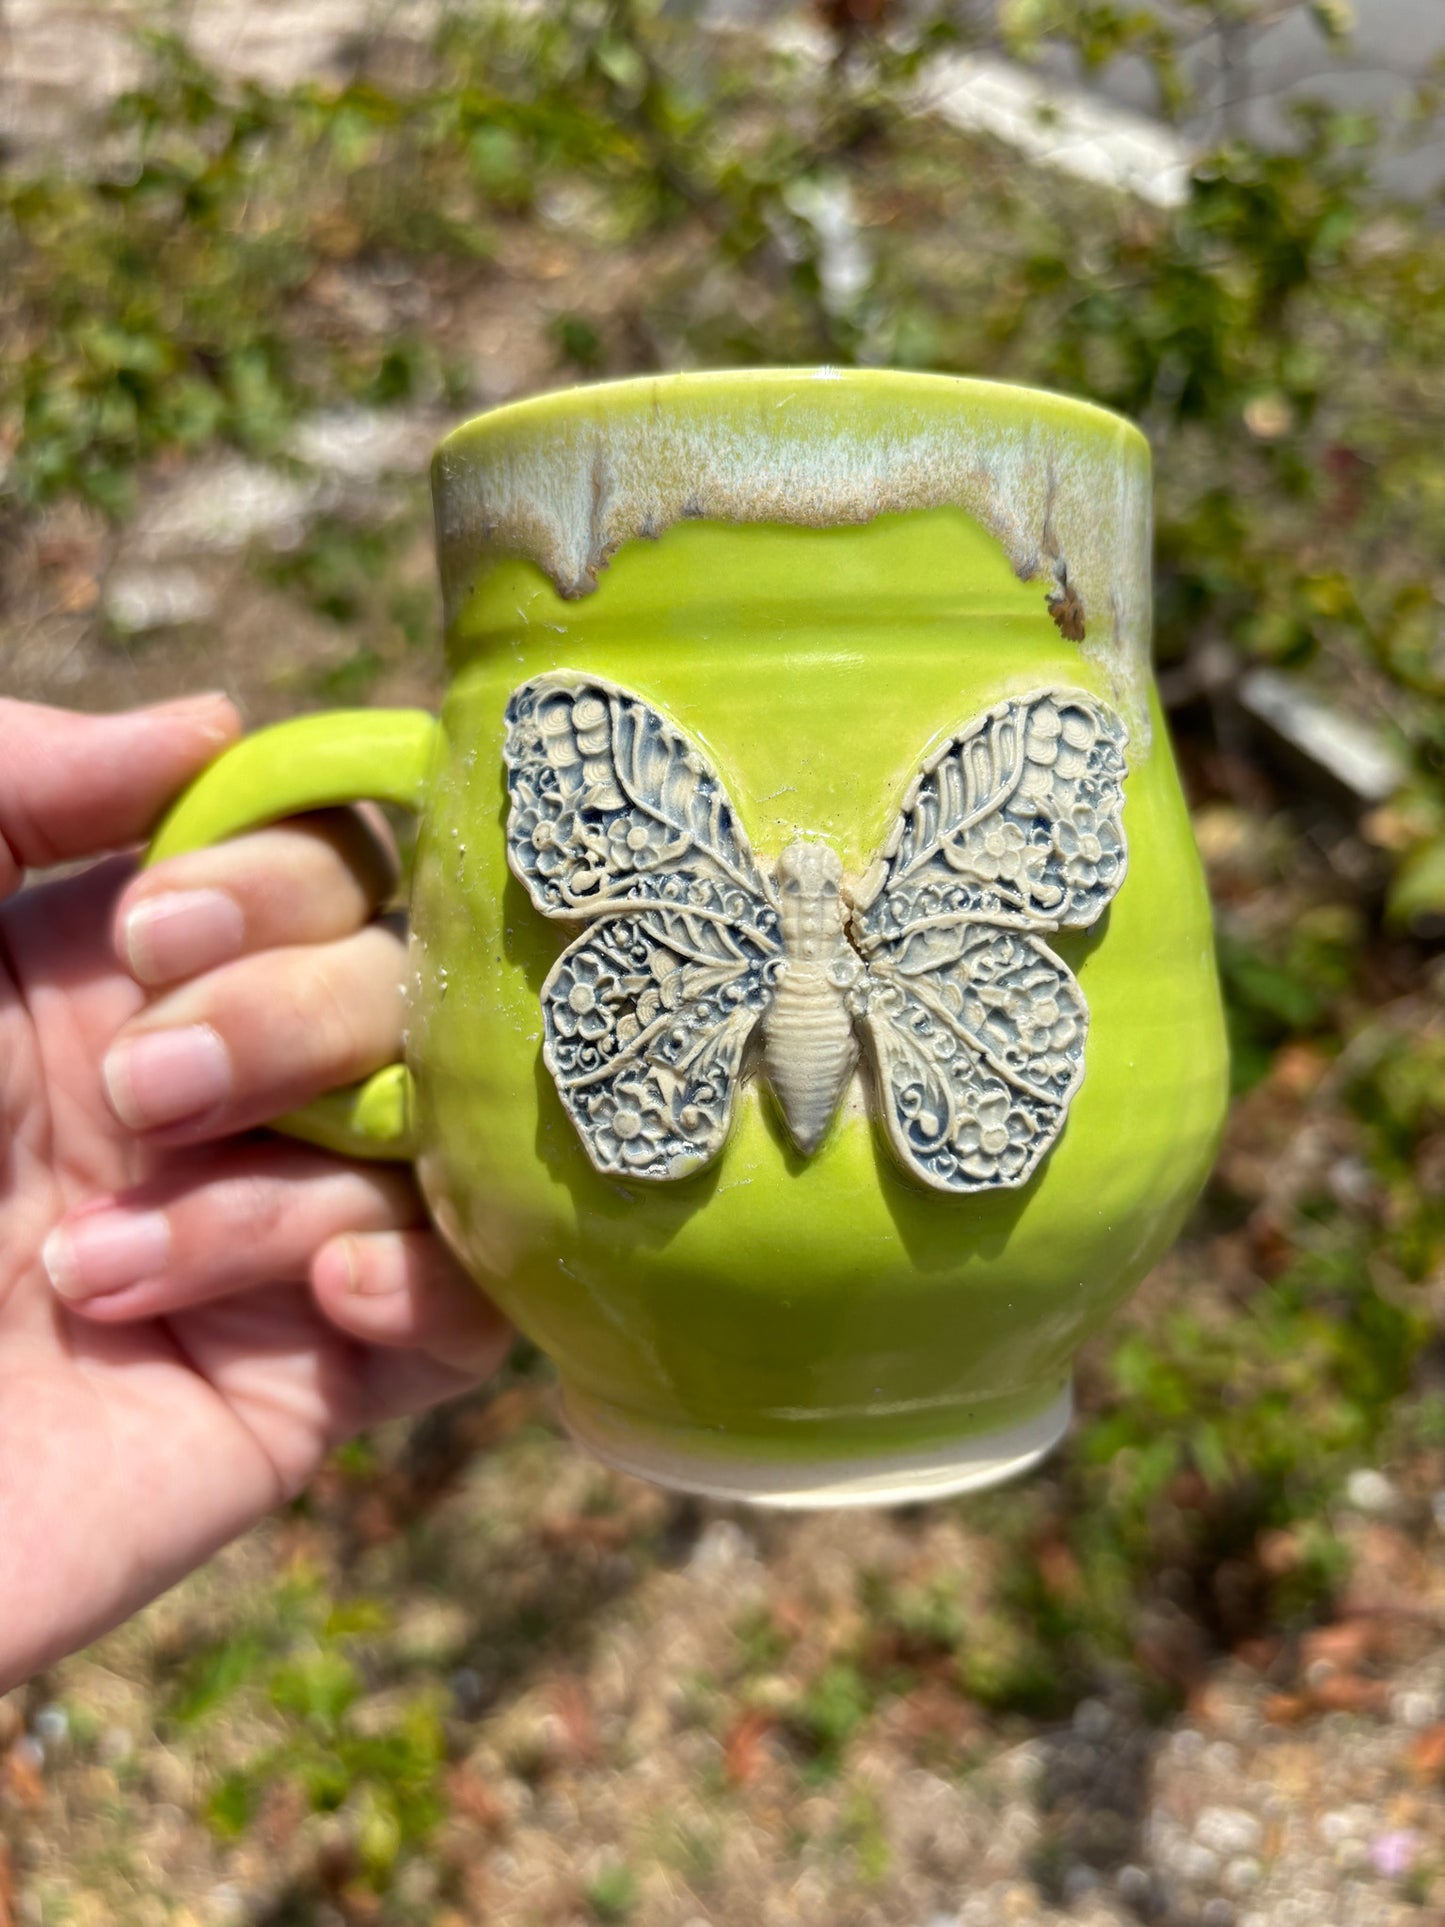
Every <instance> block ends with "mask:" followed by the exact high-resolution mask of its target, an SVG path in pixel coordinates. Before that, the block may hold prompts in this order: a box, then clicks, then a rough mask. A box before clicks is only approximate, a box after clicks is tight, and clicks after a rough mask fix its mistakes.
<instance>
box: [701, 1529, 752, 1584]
mask: <svg viewBox="0 0 1445 1927" xmlns="http://www.w3.org/2000/svg"><path fill="white" fill-rule="evenodd" d="M757 1553H758V1548H757V1544H756V1542H755V1541H754V1539H753V1537H752V1535H751V1534H750V1533H748V1532H747V1531H745V1530H744V1528H743V1527H742V1526H740V1525H739V1524H738V1523H737V1522H736V1520H734V1519H714V1520H712V1521H711V1523H710V1524H709V1525H707V1526H706V1527H705V1528H704V1529H703V1531H702V1532H700V1533H699V1534H698V1537H697V1543H696V1544H695V1545H694V1546H693V1549H692V1556H691V1557H690V1558H689V1560H688V1562H687V1570H688V1572H689V1573H690V1574H691V1575H692V1577H693V1578H694V1579H718V1578H721V1577H722V1575H723V1574H724V1573H728V1572H731V1571H732V1570H733V1568H734V1567H735V1566H738V1565H741V1564H742V1563H743V1562H744V1561H746V1560H750V1559H756V1557H757Z"/></svg>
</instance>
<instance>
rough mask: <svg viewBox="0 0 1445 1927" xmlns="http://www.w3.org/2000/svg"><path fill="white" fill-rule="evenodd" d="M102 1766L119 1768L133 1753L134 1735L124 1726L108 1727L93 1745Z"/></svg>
mask: <svg viewBox="0 0 1445 1927" xmlns="http://www.w3.org/2000/svg"><path fill="white" fill-rule="evenodd" d="M95 1752H96V1758H97V1759H98V1760H99V1761H100V1763H101V1765H102V1766H119V1765H120V1763H121V1762H122V1760H128V1759H129V1758H130V1757H131V1755H132V1754H133V1753H134V1752H135V1735H134V1734H133V1733H132V1732H131V1731H130V1729H129V1727H125V1726H108V1727H106V1729H105V1731H104V1732H103V1733H102V1734H101V1736H100V1738H99V1739H98V1740H97V1741H96V1743H95Z"/></svg>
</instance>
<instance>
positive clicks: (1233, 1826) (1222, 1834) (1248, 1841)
mask: <svg viewBox="0 0 1445 1927" xmlns="http://www.w3.org/2000/svg"><path fill="white" fill-rule="evenodd" d="M1194 1838H1195V1839H1196V1841H1198V1843H1199V1845H1200V1846H1201V1847H1207V1848H1208V1849H1209V1850H1210V1852H1211V1853H1216V1854H1219V1855H1221V1856H1222V1857H1224V1858H1226V1859H1232V1858H1234V1856H1236V1855H1237V1854H1242V1853H1255V1852H1257V1851H1258V1848H1259V1845H1260V1842H1261V1841H1262V1840H1263V1838H1264V1828H1263V1827H1262V1826H1261V1825H1260V1823H1259V1821H1258V1820H1256V1818H1255V1817H1254V1815H1253V1814H1252V1813H1246V1812H1245V1810H1244V1808H1243V1807H1206V1808H1205V1809H1204V1811H1203V1812H1202V1813H1201V1814H1200V1816H1199V1818H1198V1820H1197V1821H1196V1822H1195V1824H1194Z"/></svg>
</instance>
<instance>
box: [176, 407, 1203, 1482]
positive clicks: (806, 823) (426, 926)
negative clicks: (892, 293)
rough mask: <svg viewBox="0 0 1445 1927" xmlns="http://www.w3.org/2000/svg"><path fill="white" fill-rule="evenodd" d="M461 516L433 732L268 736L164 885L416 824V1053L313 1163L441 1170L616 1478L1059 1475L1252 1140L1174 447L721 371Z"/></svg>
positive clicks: (548, 411) (487, 432)
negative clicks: (374, 814)
mask: <svg viewBox="0 0 1445 1927" xmlns="http://www.w3.org/2000/svg"><path fill="white" fill-rule="evenodd" d="M434 489H435V501H436V519H437V540H438V546H439V557H440V566H441V578H442V585H443V591H444V600H445V614H446V628H447V647H448V663H449V684H448V688H447V693H446V696H445V699H444V702H443V705H442V709H441V714H440V716H439V717H438V718H435V719H433V718H432V717H430V716H429V715H426V714H424V713H421V712H415V711H392V712H388V711H355V712H342V713H333V714H323V715H319V716H310V717H306V718H302V719H300V720H298V721H294V722H290V723H283V724H281V725H279V726H278V727H276V728H274V729H270V730H265V731H262V732H259V733H258V734H256V735H255V736H252V737H250V738H248V739H246V740H245V741H243V742H242V743H241V744H239V745H237V746H236V747H235V748H233V749H231V750H230V751H228V752H227V753H225V754H224V755H223V756H222V757H221V758H220V759H219V760H218V761H217V762H216V763H215V764H214V765H213V766H212V767H211V768H210V769H209V770H208V771H207V772H206V773H205V774H204V775H203V776H202V777H201V778H200V780H199V781H198V782H197V783H196V784H195V786H194V787H193V788H192V790H191V791H190V792H189V793H188V794H187V795H186V796H185V797H184V798H183V799H182V800H181V802H180V803H179V805H178V806H177V807H176V809H175V810H174V811H173V813H172V814H171V816H170V817H169V819H168V820H167V822H166V823H165V824H164V825H163V827H162V829H161V831H160V833H159V834H158V836H157V839H156V841H155V844H154V846H153V850H152V858H153V859H158V858H160V857H162V856H167V855H171V854H174V853H176V852H178V851H180V850H184V849H190V848H194V847H196V846H198V845H200V844H202V843H204V842H207V841H211V840H214V839H216V838H218V837H223V836H227V835H232V834H235V833H236V832H238V831H240V830H242V829H244V828H247V827H250V826H253V825H255V824H258V823H260V822H263V821H266V820H269V819H273V818H276V817H278V816H281V815H285V814H289V813H291V812H293V811H296V810H299V809H309V808H314V807H318V806H321V805H325V804H333V803H338V802H341V801H345V800H351V799H357V798H363V797H370V798H377V799H381V800H384V801H386V800H389V801H391V802H394V803H400V804H404V805H406V806H407V807H409V808H411V809H413V810H415V811H416V812H417V815H418V817H419V832H418V842H417V851H416V864H415V873H414V882H413V887H412V895H411V947H410V968H411V971H412V977H411V984H410V998H409V1028H408V1035H407V1043H406V1053H405V1054H406V1062H405V1065H404V1066H401V1065H397V1066H393V1067H391V1068H390V1069H389V1070H388V1071H385V1072H383V1073H381V1074H380V1075H379V1076H378V1077H376V1078H373V1079H372V1080H370V1082H369V1083H368V1084H367V1085H365V1086H363V1087H361V1088H360V1089H358V1090H356V1091H353V1092H349V1093H342V1094H338V1095H337V1096H336V1097H334V1098H331V1099H328V1100H325V1101H323V1103H322V1104H321V1105H319V1106H315V1107H312V1108H311V1110H310V1111H308V1112H306V1113H303V1114H299V1115H298V1116H296V1117H294V1118H291V1119H287V1120H283V1121H282V1122H283V1127H284V1128H288V1129H291V1130H294V1131H296V1132H298V1133H300V1134H302V1135H306V1136H310V1137H312V1138H313V1139H315V1140H317V1141H319V1142H322V1143H325V1144H329V1145H332V1146H334V1147H335V1148H338V1149H342V1150H347V1151H352V1152H361V1153H362V1154H364V1155H371V1156H393V1157H397V1156H399V1157H408V1158H413V1159H414V1161H415V1166H416V1171H417V1174H418V1177H419V1180H420V1183H421V1186H422V1189H423V1191H424V1193H425V1196H426V1199H427V1203H428V1206H429V1208H430V1210H431V1212H432V1214H433V1216H434V1218H435V1221H436V1223H437V1225H438V1226H439V1227H440V1229H441V1232H442V1233H443V1235H444V1236H445V1237H446V1239H447V1240H448V1242H449V1243H450V1244H451V1245H452V1246H453V1247H454V1249H455V1250H456V1251H457V1252H458V1254H459V1255H460V1257H461V1258H462V1260H463V1262H464V1263H465V1264H466V1265H467V1266H468V1267H469V1268H470V1270H471V1271H472V1272H473V1273H474V1274H475V1276H476V1277H477V1279H478V1280H479V1281H480V1282H481V1283H482V1284H483V1285H484V1286H485V1288H486V1290H487V1291H488V1292H489V1293H490V1294H491V1295H492V1296H493V1297H494V1298H495V1299H496V1301H497V1302H498V1303H499V1304H500V1305H501V1306H502V1307H503V1309H504V1310H505V1311H506V1312H507V1313H508V1314H509V1315H510V1317H511V1318H512V1319H514V1320H515V1322H516V1324H517V1325H518V1326H519V1327H520V1328H521V1330H523V1331H524V1332H526V1333H527V1334H528V1335H529V1336H530V1337H531V1338H533V1339H534V1340H535V1341H536V1343H537V1344H538V1345H540V1346H541V1347H542V1348H543V1349H544V1350H545V1351H546V1352H547V1353H549V1354H550V1356H551V1357H552V1358H553V1359H554V1360H555V1362H556V1364H557V1367H558V1370H559V1373H560V1378H561V1385H562V1397H563V1402H564V1407H565V1411H566V1414H567V1418H568V1421H569V1423H570V1425H571V1427H572V1429H573V1431H574V1433H575V1435H576V1436H577V1437H578V1438H579V1439H580V1440H581V1441H583V1442H584V1443H585V1444H586V1445H587V1446H589V1447H590V1448H591V1449H592V1450H593V1451H594V1452H595V1453H596V1454H597V1455H598V1456H599V1457H601V1458H602V1459H604V1460H605V1461H607V1462H609V1463H611V1464H612V1465H615V1466H618V1467H621V1468H624V1469H626V1470H629V1471H632V1472H636V1473H640V1474H641V1475H643V1476H645V1477H648V1478H651V1479H654V1480H657V1481H660V1482H662V1483H665V1484H670V1485H673V1486H677V1487H681V1488H684V1489H688V1490H692V1491H698V1492H706V1493H712V1494H717V1495H723V1496H728V1497H735V1498H741V1499H748V1500H754V1501H758V1502H763V1503H773V1504H781V1505H824V1504H845V1503H858V1502H899V1501H902V1500H908V1499H915V1498H919V1497H925V1496H935V1495H941V1494H944V1493H948V1492H956V1491H961V1490H966V1489H969V1488H973V1487H979V1486H983V1485H988V1484H992V1483H994V1482H996V1481H998V1480H999V1479H1001V1478H1004V1477H1007V1476H1009V1475H1010V1474H1012V1473H1015V1472H1017V1471H1019V1470H1021V1469H1022V1468H1024V1467H1025V1466H1027V1465H1030V1464H1032V1463H1033V1462H1034V1461H1035V1460H1037V1459H1038V1458H1039V1457H1040V1456H1042V1454H1043V1453H1044V1452H1046V1451H1047V1450H1048V1449H1049V1447H1050V1446H1051V1445H1053V1444H1054V1443H1055V1442H1056V1441H1057V1439H1058V1438H1059V1437H1060V1435H1061V1434H1062V1433H1063V1431H1064V1429H1065V1427H1066V1425H1067V1423H1068V1419H1069V1412H1070V1372H1071V1360H1072V1358H1073V1356H1074V1354H1075V1352H1076V1350H1077V1348H1078V1346H1079V1344H1080V1343H1081V1341H1082V1340H1083V1339H1084V1338H1086V1337H1087V1336H1088V1335H1089V1334H1090V1333H1091V1332H1092V1331H1094V1330H1095V1329H1096V1328H1097V1327H1098V1326H1099V1324H1100V1323H1101V1321H1102V1320H1103V1319H1104V1318H1105V1317H1106V1316H1107V1315H1108V1313H1109V1312H1110V1311H1111V1309H1112V1308H1113V1307H1114V1306H1115V1305H1117V1304H1118V1303H1119V1301H1120V1300H1121V1299H1122V1298H1123V1297H1124V1295H1125V1294H1126V1293H1127V1292H1128V1291H1129V1290H1130V1289H1131V1288H1132V1287H1133V1286H1134V1285H1135V1284H1136V1283H1137V1282H1138V1281H1139V1279H1140V1278H1141V1277H1142V1276H1143V1275H1144V1273H1145V1272H1146V1271H1147V1270H1148V1268H1149V1267H1150V1266H1151V1265H1152V1264H1153V1263H1154V1262H1155V1260H1156V1259H1157V1258H1158V1257H1159V1256H1160V1255H1161V1253H1162V1252H1163V1251H1164V1250H1165V1249H1166V1248H1167V1246H1168V1245H1169V1243H1170V1242H1171V1240H1172V1239H1173V1238H1174V1236H1175V1234H1176V1232H1177V1231H1178V1229H1179V1226H1180V1223H1181V1220H1182V1219H1183V1216H1184V1214H1185V1212H1186V1211H1187V1210H1188V1208H1189V1205H1190V1203H1191V1201H1192V1200H1193V1199H1194V1197H1195V1195H1196V1193H1197V1192H1198V1190H1199V1188H1200V1185H1201V1184H1202V1182H1203V1180H1204V1177H1205V1175H1206V1173H1207V1171H1208V1168H1209V1165H1210V1162H1211V1159H1212V1156H1213V1153H1214V1148H1215V1144H1216V1140H1217V1136H1218V1132H1219V1129H1220V1126H1221V1122H1222V1118H1223V1113H1224V1106H1225V1095H1226V1052H1225V1041H1224V1031H1223V1025H1222V1018H1221V1009H1220V1002H1219V995H1218V989H1217V983H1216V977H1215V970H1214V962H1213V951H1212V939H1211V927H1210V917H1209V908H1208V903H1207V899H1206V896H1205V891H1204V887H1203V881H1202V877H1201V873H1200V867H1199V863H1198V859H1197V856H1196V853H1195V849H1194V845H1193V841H1192V837H1191V833H1190V826H1189V820H1188V817H1187V814H1186V811H1185V806H1184V802H1183V798H1182V796H1181V793H1180V789H1179V784H1178V780H1177V777H1176V773H1175V768H1174V763H1173V759H1172V756H1171V754H1170V748H1169V743H1168V739H1167V736H1166V733H1165V729H1164V725H1163V722H1162V719H1161V716H1160V714H1159V710H1158V705H1157V702H1156V700H1155V697H1154V693H1153V688H1152V683H1151V675H1150V657H1149V625H1150V472H1149V454H1148V449H1147V445H1146V443H1145V442H1144V439H1143V437H1142V436H1141V435H1140V434H1139V433H1138V432H1137V431H1136V430H1135V429H1134V428H1132V427H1131V426H1130V425H1129V424H1128V423H1126V422H1124V421H1122V420H1120V419H1118V418H1116V417H1114V416H1112V415H1109V414H1107V413H1105V412H1103V411H1101V410H1099V409H1097V408H1094V407H1091V406H1088V405H1086V404H1084V403H1081V402H1077V401H1072V400H1067V399H1064V398H1062V397H1060V396H1056V395H1051V394H1045V393H1039V392H1035V391H1030V390H1026V389H1021V388H1013V387H1006V386H1001V385H995V384H991V383H985V382H975V381H966V380H956V379H951V378H945V377H939V376H930V375H913V374H902V373H887V372H881V371H875V370H866V371H853V372H847V371H837V370H833V369H816V370H795V369H775V370H758V371H750V372H746V373H720V374H686V375H674V376H667V377H661V378H658V379H643V380H634V381H623V382H617V383H610V384H604V385H600V386H597V387H591V388H586V389H581V390H575V391H572V392H569V393H562V394H551V395H546V396H543V397H540V398H538V399H535V400H531V401H525V402H521V403H517V404H513V405H510V406H507V407H504V408H500V409H497V410H495V411H494V412H492V413H490V414H487V415H484V416H482V417H481V418H479V419H478V420H476V421H473V422H470V423H468V424H467V425H465V426H464V427H462V428H459V429H457V430H456V431H455V433H453V434H452V435H450V436H448V437H447V439H446V440H445V441H444V442H443V443H442V445H441V447H440V449H439V450H438V453H437V455H436V458H435V462H434Z"/></svg>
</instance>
